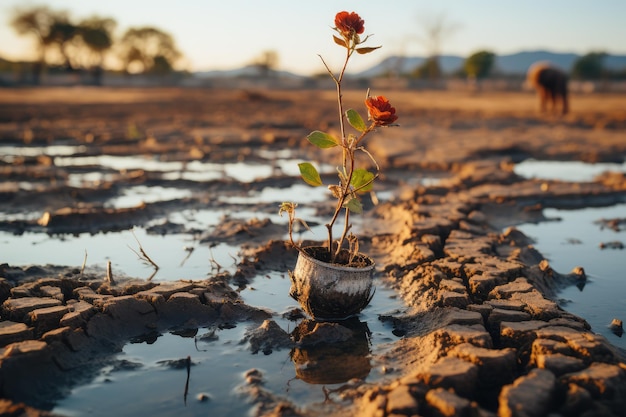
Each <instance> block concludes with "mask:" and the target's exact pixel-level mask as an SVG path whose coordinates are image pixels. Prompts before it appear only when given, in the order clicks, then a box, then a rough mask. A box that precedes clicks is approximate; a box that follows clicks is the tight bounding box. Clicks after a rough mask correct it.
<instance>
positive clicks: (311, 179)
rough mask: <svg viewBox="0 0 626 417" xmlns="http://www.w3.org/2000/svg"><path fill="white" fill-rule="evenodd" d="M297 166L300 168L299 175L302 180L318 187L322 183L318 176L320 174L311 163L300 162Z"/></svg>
mask: <svg viewBox="0 0 626 417" xmlns="http://www.w3.org/2000/svg"><path fill="white" fill-rule="evenodd" d="M298 168H300V175H301V176H302V179H303V180H304V182H306V183H307V184H309V185H312V186H313V187H319V186H320V185H322V179H321V178H320V174H319V173H318V172H317V169H315V167H314V166H313V165H311V164H310V163H308V162H302V163H300V164H298Z"/></svg>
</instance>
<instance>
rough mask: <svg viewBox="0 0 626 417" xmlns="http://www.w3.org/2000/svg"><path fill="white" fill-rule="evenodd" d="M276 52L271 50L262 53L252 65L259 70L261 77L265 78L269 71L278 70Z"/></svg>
mask: <svg viewBox="0 0 626 417" xmlns="http://www.w3.org/2000/svg"><path fill="white" fill-rule="evenodd" d="M278 62H279V58H278V52H276V51H273V50H268V51H263V53H261V56H259V57H258V58H257V59H256V61H255V63H254V65H255V66H256V67H257V68H258V69H259V72H260V74H261V76H263V77H267V76H268V75H269V74H270V72H271V71H273V70H275V69H276V68H278Z"/></svg>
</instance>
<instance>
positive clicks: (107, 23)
mask: <svg viewBox="0 0 626 417" xmlns="http://www.w3.org/2000/svg"><path fill="white" fill-rule="evenodd" d="M116 26H117V22H116V21H115V20H113V19H111V18H103V17H98V16H93V17H90V18H88V19H85V20H83V21H81V22H80V23H79V25H78V36H79V37H80V40H81V42H82V44H83V46H84V48H85V49H86V50H87V52H86V55H90V56H89V57H87V59H86V63H85V64H86V65H85V66H96V67H101V66H102V64H103V62H104V55H105V53H106V52H107V51H108V50H110V49H111V47H112V46H113V31H114V30H115V27H116Z"/></svg>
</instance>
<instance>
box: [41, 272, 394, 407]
mask: <svg viewBox="0 0 626 417" xmlns="http://www.w3.org/2000/svg"><path fill="white" fill-rule="evenodd" d="M288 290H289V278H288V277H287V276H286V274H285V273H279V272H276V273H271V274H268V275H263V276H258V277H256V278H255V279H254V281H253V283H252V284H251V285H250V286H249V287H247V288H246V289H245V290H244V291H242V297H243V298H244V300H245V301H246V303H247V304H250V305H254V306H257V307H263V308H265V309H268V310H271V311H272V312H273V313H274V320H275V321H276V322H277V323H278V324H279V326H280V327H281V328H282V329H283V330H285V331H287V332H291V331H293V329H294V328H295V327H296V326H297V324H298V322H295V321H289V320H287V319H285V318H282V316H281V314H280V313H282V312H286V311H287V310H289V309H291V308H293V307H296V306H297V304H296V302H295V301H294V300H292V299H291V298H289V296H288V295H287V294H288ZM403 308H404V307H403V305H402V303H401V302H400V301H399V300H398V299H397V298H396V296H395V293H394V292H393V291H392V290H390V289H387V288H385V287H384V286H383V285H381V284H380V283H377V292H376V294H375V295H374V298H373V300H372V303H371V304H370V305H369V306H368V307H367V308H366V309H365V310H364V311H363V313H362V314H361V315H360V316H359V318H358V320H359V321H360V325H361V326H363V328H364V329H365V331H363V332H362V333H360V336H361V337H357V338H356V339H355V340H353V341H352V343H351V344H350V345H342V350H340V351H338V350H337V347H336V346H334V345H329V346H325V347H324V346H323V347H321V348H318V349H310V350H306V349H294V350H290V349H281V350H274V351H273V352H271V353H269V354H264V353H263V352H258V353H252V352H251V351H250V348H249V345H248V343H247V342H245V341H244V338H245V333H246V330H247V329H248V328H249V327H251V326H252V325H250V324H246V323H241V324H238V325H237V326H236V327H233V328H224V329H219V328H214V329H205V328H203V329H198V331H197V333H196V332H193V331H192V332H191V334H172V333H168V334H163V335H153V336H152V337H148V338H145V339H143V340H136V341H135V342H134V343H128V344H127V345H126V346H125V347H124V349H123V351H122V352H121V353H120V354H118V355H117V356H116V357H115V358H114V359H115V362H114V363H113V364H112V365H111V366H109V367H106V368H103V369H102V370H101V372H100V375H98V376H97V377H96V378H95V379H94V380H93V381H92V382H91V383H89V384H86V385H83V386H80V387H77V388H75V389H74V390H72V392H71V393H70V394H69V396H67V397H66V398H64V399H62V400H61V401H59V403H58V405H57V407H56V408H55V409H54V410H53V411H54V412H57V413H61V414H64V415H70V416H81V415H93V416H108V415H113V414H119V415H152V416H171V415H181V416H205V415H222V416H241V415H246V414H247V413H248V412H249V411H250V410H251V407H252V405H251V404H249V402H248V400H249V397H248V395H247V394H246V392H247V389H248V386H247V385H246V383H245V374H246V372H248V371H250V370H251V369H256V370H258V371H260V372H261V374H262V385H261V386H262V388H263V389H264V390H267V391H268V392H270V393H271V394H272V395H274V396H277V397H279V398H287V399H289V400H291V401H293V402H294V403H295V404H299V405H310V404H313V403H319V404H322V403H324V402H325V400H326V399H327V397H326V394H325V392H324V390H329V391H333V390H340V387H341V386H342V384H343V383H344V382H346V381H348V380H350V379H352V378H365V379H366V380H367V381H380V380H381V379H382V378H383V377H384V375H385V374H384V364H383V363H376V362H375V361H374V360H373V359H372V356H374V355H379V354H381V353H383V352H384V350H385V349H386V348H387V347H388V345H389V344H390V343H391V342H393V341H394V340H397V337H396V336H394V335H393V333H392V328H391V327H390V326H388V325H386V324H385V323H383V322H382V321H381V320H379V319H378V316H379V315H381V314H389V313H392V312H398V310H401V309H403ZM252 327H254V326H252ZM187 357H190V359H191V363H192V364H193V365H192V366H191V368H190V376H189V382H188V395H187V397H186V398H185V396H184V394H185V384H186V383H187V370H186V367H185V366H181V365H180V364H181V363H183V362H184V359H185V358H187ZM327 392H328V391H327ZM335 402H337V403H339V402H340V400H339V399H338V397H337V396H336V395H332V394H331V395H330V398H328V407H331V406H332V404H333V403H335Z"/></svg>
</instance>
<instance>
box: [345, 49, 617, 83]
mask: <svg viewBox="0 0 626 417" xmlns="http://www.w3.org/2000/svg"><path fill="white" fill-rule="evenodd" d="M581 56H582V55H578V54H573V53H559V52H549V51H523V52H518V53H515V54H509V55H497V56H496V62H495V70H496V71H497V72H500V73H504V74H510V75H515V74H519V75H522V74H525V73H526V71H527V70H528V67H530V66H531V65H532V64H533V63H535V62H537V61H550V62H551V63H552V64H554V65H556V66H557V67H560V68H562V69H564V70H566V71H569V70H570V69H571V68H572V65H573V64H574V62H576V60H577V59H578V58H580V57H581ZM465 58H466V57H461V56H456V55H441V56H440V57H439V64H440V65H441V69H442V70H443V71H444V72H445V73H451V72H454V71H456V70H458V69H459V68H461V67H462V66H463V63H464V62H465ZM425 60H426V58H425V57H415V56H413V57H399V56H391V57H388V58H385V59H384V60H382V61H381V62H380V63H379V64H377V65H375V66H373V67H371V68H369V69H367V70H365V71H362V72H359V73H357V74H352V75H353V76H357V77H366V78H367V77H374V76H378V75H381V74H385V73H387V72H389V71H398V70H400V72H403V73H407V72H411V71H412V70H414V69H415V68H416V67H418V66H419V65H421V64H422V63H423V62H424V61H425ZM604 66H605V67H606V68H608V69H612V70H616V69H624V68H626V55H611V54H607V56H606V57H605V58H604Z"/></svg>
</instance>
